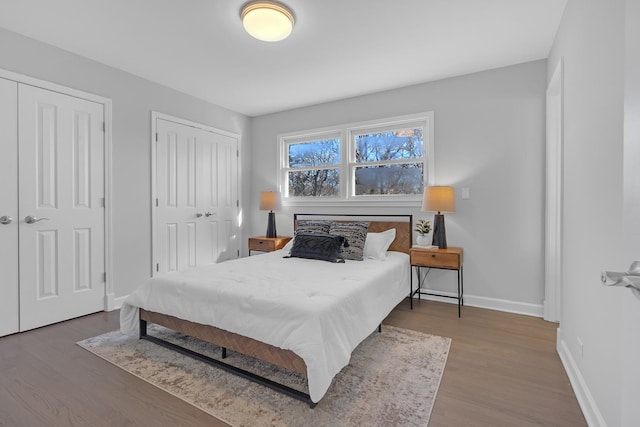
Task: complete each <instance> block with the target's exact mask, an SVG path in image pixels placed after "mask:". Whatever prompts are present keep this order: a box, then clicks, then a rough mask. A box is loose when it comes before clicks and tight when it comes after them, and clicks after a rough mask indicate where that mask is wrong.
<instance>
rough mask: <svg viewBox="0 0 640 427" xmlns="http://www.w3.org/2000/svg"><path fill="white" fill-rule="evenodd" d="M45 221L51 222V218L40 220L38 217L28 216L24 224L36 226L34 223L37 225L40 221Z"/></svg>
mask: <svg viewBox="0 0 640 427" xmlns="http://www.w3.org/2000/svg"><path fill="white" fill-rule="evenodd" d="M44 220H47V221H49V218H38V217H35V216H31V215H27V216H25V217H24V222H26V223H27V224H34V223H36V222H38V221H44Z"/></svg>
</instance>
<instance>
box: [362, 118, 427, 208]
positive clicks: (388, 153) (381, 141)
mask: <svg viewBox="0 0 640 427" xmlns="http://www.w3.org/2000/svg"><path fill="white" fill-rule="evenodd" d="M423 134H424V128H422V127H417V128H405V129H394V130H383V131H377V132H366V133H355V134H352V138H353V145H354V148H355V156H354V159H355V162H354V163H352V164H351V167H352V169H353V177H354V183H355V191H354V195H355V196H362V195H367V194H400V195H414V194H422V188H423V183H424V179H423V169H424V157H423V154H422V153H423V150H422V149H423V146H424V140H423Z"/></svg>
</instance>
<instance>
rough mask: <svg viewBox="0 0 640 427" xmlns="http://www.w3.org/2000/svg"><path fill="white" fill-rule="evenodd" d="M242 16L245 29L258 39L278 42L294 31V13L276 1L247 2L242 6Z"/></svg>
mask: <svg viewBox="0 0 640 427" xmlns="http://www.w3.org/2000/svg"><path fill="white" fill-rule="evenodd" d="M240 16H241V17H242V25H243V26H244V29H245V30H246V31H247V33H249V34H250V35H251V36H252V37H254V38H256V39H258V40H262V41H266V42H277V41H280V40H284V39H286V38H287V37H289V34H291V31H293V23H294V18H293V14H292V13H291V11H290V10H289V9H288V8H287V7H286V6H284V5H283V4H280V3H277V2H275V1H253V2H250V3H247V4H246V5H244V6H243V7H242V11H241V13H240Z"/></svg>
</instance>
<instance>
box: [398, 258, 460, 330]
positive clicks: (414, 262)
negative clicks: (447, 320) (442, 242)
mask: <svg viewBox="0 0 640 427" xmlns="http://www.w3.org/2000/svg"><path fill="white" fill-rule="evenodd" d="M462 253H463V251H462V248H454V247H449V248H447V249H423V248H416V247H413V248H411V251H410V259H411V261H410V262H411V267H415V268H416V271H417V274H418V287H417V288H416V290H413V272H412V273H411V282H410V283H411V284H410V286H411V287H410V290H409V299H410V300H411V309H412V310H413V296H414V295H415V294H418V299H419V298H420V295H433V296H438V297H444V298H455V299H457V300H458V317H460V306H462V305H464V299H463V296H464V277H463V271H462V264H463V262H462V261H463V257H462ZM422 267H426V268H429V269H431V268H437V269H442V270H457V271H458V294H457V296H456V295H443V294H438V293H434V292H423V291H422V290H421V287H422V284H423V283H424V281H425V280H426V278H427V275H426V274H425V276H424V278H423V279H422V280H421V279H420V270H421V268H422ZM428 273H429V272H428V271H427V274H428Z"/></svg>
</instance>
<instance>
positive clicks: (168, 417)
mask: <svg viewBox="0 0 640 427" xmlns="http://www.w3.org/2000/svg"><path fill="white" fill-rule="evenodd" d="M462 316H463V317H462V318H461V319H458V317H457V310H456V307H455V306H454V305H451V304H445V303H438V302H432V301H424V300H422V301H419V302H417V301H416V303H415V304H414V310H413V311H411V310H409V303H408V301H405V302H403V303H401V304H400V305H399V306H398V307H397V308H396V309H395V310H394V311H393V312H392V313H391V314H390V315H389V317H388V318H387V320H386V321H385V323H386V324H390V325H394V326H399V327H404V328H408V329H414V330H418V331H422V332H427V333H431V334H435V335H442V336H447V337H450V338H452V340H453V341H452V345H451V352H450V355H449V359H448V361H447V366H446V369H445V373H444V376H443V378H442V382H441V384H440V389H439V391H438V396H437V399H436V403H435V406H434V408H433V413H432V415H431V421H430V423H429V426H430V427H437V426H447V427H451V426H454V427H458V426H518V427H520V426H534V425H535V426H563V427H564V426H585V425H586V422H585V420H584V417H583V416H582V413H581V411H580V409H579V407H578V403H577V401H576V398H575V396H574V394H573V391H572V389H571V386H570V384H569V380H568V378H567V375H566V373H565V372H564V369H563V368H562V365H561V363H560V359H559V357H558V355H557V353H556V351H555V336H556V334H555V332H556V328H557V325H555V324H552V323H548V322H544V321H543V320H541V319H537V318H532V317H527V316H519V315H515V314H508V313H501V312H497V311H491V310H483V309H478V308H474V307H464V308H463V314H462ZM117 327H118V312H117V311H116V312H111V313H98V314H94V315H90V316H86V317H82V318H79V319H74V320H70V321H68V322H63V323H59V324H56V325H52V326H48V327H45V328H41V329H37V330H34V331H30V332H26V333H22V334H16V335H11V336H8V337H4V338H0V426H11V427H21V426H25V427H34V426H91V427H93V426H117V427H121V426H225V425H226V424H224V423H222V422H220V421H218V420H216V419H215V418H212V417H211V416H209V415H207V414H205V413H204V412H202V411H200V410H198V409H196V408H194V407H193V406H191V405H189V404H187V403H185V402H183V401H182V400H180V399H178V398H176V397H173V396H172V395H169V394H167V393H165V392H163V391H161V390H159V389H157V388H156V387H154V386H151V385H149V384H147V383H146V382H144V381H142V380H140V379H138V378H136V377H134V376H132V375H130V374H128V373H126V372H124V371H122V370H120V369H119V368H116V367H115V366H113V365H111V364H110V363H108V362H106V361H104V360H102V359H100V358H98V357H97V356H94V355H93V354H91V353H89V352H88V351H86V350H83V349H82V348H80V347H78V346H77V345H75V342H76V341H79V340H81V339H84V338H88V337H91V336H95V335H99V334H101V333H104V332H107V331H111V330H114V329H117Z"/></svg>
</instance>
